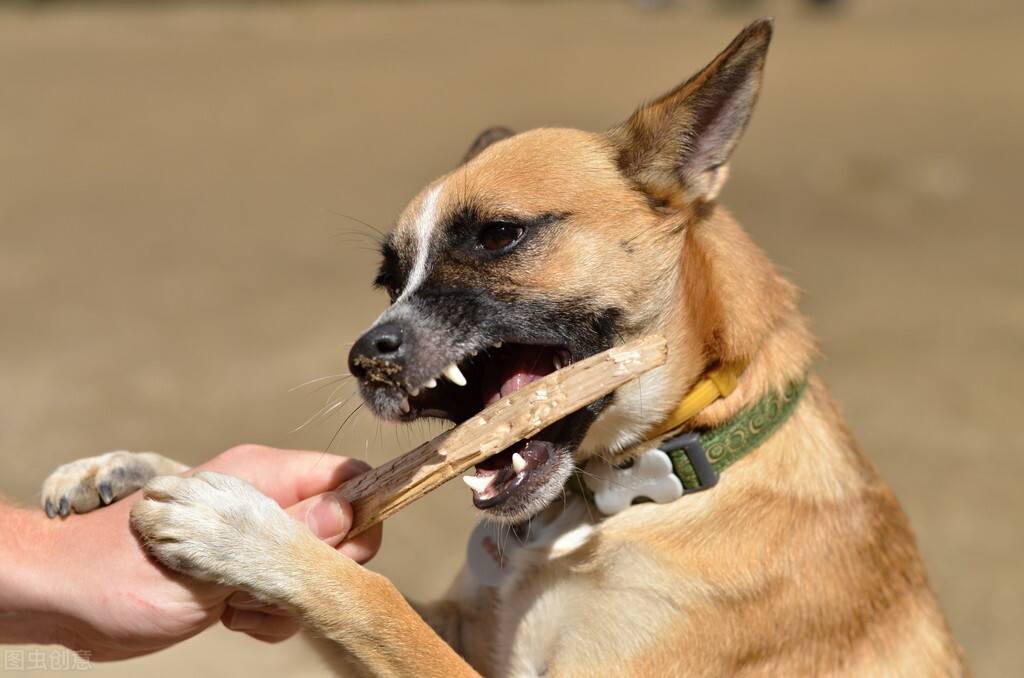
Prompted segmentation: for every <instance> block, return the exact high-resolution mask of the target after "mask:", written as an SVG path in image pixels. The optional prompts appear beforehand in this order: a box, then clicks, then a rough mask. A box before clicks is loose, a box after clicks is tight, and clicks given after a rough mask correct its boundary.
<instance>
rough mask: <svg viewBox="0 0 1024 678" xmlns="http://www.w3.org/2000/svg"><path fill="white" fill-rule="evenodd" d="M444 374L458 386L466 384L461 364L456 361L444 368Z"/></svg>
mask: <svg viewBox="0 0 1024 678" xmlns="http://www.w3.org/2000/svg"><path fill="white" fill-rule="evenodd" d="M442 374H444V376H446V377H448V381H450V382H452V383H453V384H456V385H458V386H465V385H466V377H465V376H464V375H463V374H462V370H460V369H459V366H458V365H456V364H455V363H452V364H451V365H449V366H448V367H446V368H444V371H443V372H442Z"/></svg>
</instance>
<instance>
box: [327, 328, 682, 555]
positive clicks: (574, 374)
mask: <svg viewBox="0 0 1024 678" xmlns="http://www.w3.org/2000/svg"><path fill="white" fill-rule="evenodd" d="M667 357H668V347H667V345H666V343H665V339H664V337H661V336H657V335H655V336H650V337H644V338H642V339H637V340H636V341H632V342H630V343H628V344H624V345H622V346H618V347H616V348H612V349H610V350H607V351H605V352H603V353H598V354H597V355H595V356H591V357H590V358H587V359H586V360H582V361H580V362H578V363H574V364H572V365H569V366H568V367H564V368H562V369H560V370H558V371H556V372H552V373H551V374H549V375H547V376H546V377H543V378H542V379H538V380H537V381H534V382H532V383H530V384H528V385H526V386H524V387H523V388H521V389H519V390H518V391H516V392H515V393H512V394H510V395H508V396H506V397H505V398H502V399H501V400H499V401H497V402H495V403H493V404H492V405H491V406H490V407H488V408H487V409H485V410H483V411H482V412H480V413H479V414H477V415H476V416H474V417H473V418H471V419H469V420H468V421H465V422H463V423H462V424H459V425H458V426H456V427H455V428H453V429H452V430H450V431H446V432H445V433H442V434H441V435H439V436H437V437H436V438H434V439H433V440H430V441H428V442H426V443H424V444H422V445H420V446H419V447H417V448H416V449H414V450H412V451H411V452H407V453H406V454H403V455H401V456H399V457H395V458H394V459H392V460H391V461H389V462H387V463H385V464H382V465H380V466H378V467H377V468H375V469H373V470H371V471H367V472H366V473H364V474H363V475H361V476H358V477H357V478H353V479H352V480H349V481H348V482H345V483H343V484H342V485H341V487H339V488H338V489H339V490H340V492H341V495H342V496H343V497H345V498H346V499H347V500H348V501H349V502H351V503H352V505H353V508H354V509H355V518H354V522H353V524H352V528H351V529H350V530H349V532H348V536H349V537H354V536H355V535H357V534H359V533H360V532H363V531H364V530H366V529H367V528H369V527H371V526H373V525H376V524H377V523H379V522H381V521H382V520H384V519H385V518H387V517H389V516H391V515H392V514H394V513H395V512H397V511H399V510H401V509H402V508H404V507H405V506H407V505H409V504H411V503H412V502H414V501H416V500H417V499H419V498H420V497H422V496H423V495H425V494H427V493H428V492H430V491H431V490H434V489H436V488H438V487H440V486H441V485H443V484H444V483H446V482H448V481H449V480H451V479H452V478H454V477H456V476H458V475H460V474H462V473H463V472H464V471H465V470H466V469H468V468H470V467H471V466H474V465H476V464H479V463H480V462H481V461H483V460H484V459H486V458H487V457H490V456H491V455H493V454H497V453H498V452H501V451H502V450H504V449H505V448H507V447H508V446H509V445H512V444H513V443H515V442H518V441H520V440H522V439H524V438H529V437H531V436H534V435H536V434H537V433H539V432H540V431H541V430H543V429H544V428H545V427H547V426H549V425H551V424H553V423H555V422H556V421H558V420H559V419H561V418H563V417H565V416H567V415H569V414H572V413H573V412H575V411H576V410H578V409H580V408H582V407H584V406H586V405H588V404H589V403H592V402H594V401H595V400H597V399H598V398H600V397H602V396H604V395H607V394H609V393H611V392H612V391H614V390H615V389H617V388H618V387H620V386H622V385H623V384H625V383H627V382H629V381H632V380H633V379H636V378H637V377H639V376H640V375H641V374H644V373H645V372H648V371H649V370H652V369H654V368H655V367H658V366H660V365H663V364H665V360H666V359H667Z"/></svg>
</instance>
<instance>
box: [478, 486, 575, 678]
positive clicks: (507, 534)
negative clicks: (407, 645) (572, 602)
mask: <svg viewBox="0 0 1024 678" xmlns="http://www.w3.org/2000/svg"><path fill="white" fill-rule="evenodd" d="M559 509H560V510H559V511H558V512H557V513H555V512H552V515H551V516H547V517H546V516H544V515H542V516H539V517H538V518H535V519H534V521H533V524H532V525H531V526H530V528H529V529H528V530H527V531H526V533H525V534H520V535H518V536H517V535H516V534H515V533H513V532H512V531H511V530H510V528H509V527H508V526H503V525H495V524H493V523H488V522H481V523H480V524H479V525H477V527H476V529H475V530H474V531H473V533H472V534H471V536H470V539H469V542H468V544H467V552H466V569H465V572H464V577H463V579H462V581H461V582H460V586H459V589H460V590H459V593H460V595H459V598H461V600H462V601H463V604H464V605H466V606H467V607H469V608H470V609H472V610H473V613H472V614H471V617H472V618H473V619H475V620H478V621H479V623H470V624H463V626H462V639H461V645H462V647H463V648H464V651H465V652H466V654H467V659H469V660H470V661H471V662H472V663H474V665H476V666H478V667H484V666H486V667H491V668H492V669H493V670H491V671H489V672H488V673H493V674H507V675H525V676H529V675H542V674H543V669H544V667H545V665H546V663H547V659H548V658H549V657H550V655H551V653H552V651H553V643H554V642H556V640H557V638H558V633H557V630H558V626H559V621H558V615H560V614H563V613H565V611H566V608H567V606H566V605H563V604H560V603H558V600H559V599H560V597H561V595H562V593H561V590H562V588H563V587H565V586H566V585H567V583H568V582H569V579H571V577H570V576H568V571H569V569H570V568H569V566H568V564H567V562H566V561H567V560H569V558H568V557H569V556H571V555H572V554H573V553H574V552H576V551H577V550H578V549H579V548H580V547H581V546H582V545H584V544H585V543H586V542H587V541H588V539H589V538H590V537H591V536H592V535H593V534H594V531H595V525H594V524H593V523H592V522H591V518H590V509H588V507H587V506H586V504H585V503H584V502H583V501H581V500H578V499H575V498H571V499H570V500H569V501H568V502H567V503H566V505H565V508H564V510H563V509H561V507H559Z"/></svg>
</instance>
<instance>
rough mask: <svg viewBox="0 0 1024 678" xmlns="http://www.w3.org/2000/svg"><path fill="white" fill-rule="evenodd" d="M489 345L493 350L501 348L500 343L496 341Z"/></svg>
mask: <svg viewBox="0 0 1024 678" xmlns="http://www.w3.org/2000/svg"><path fill="white" fill-rule="evenodd" d="M491 345H492V346H494V348H501V342H500V341H496V342H494V343H493V344H491Z"/></svg>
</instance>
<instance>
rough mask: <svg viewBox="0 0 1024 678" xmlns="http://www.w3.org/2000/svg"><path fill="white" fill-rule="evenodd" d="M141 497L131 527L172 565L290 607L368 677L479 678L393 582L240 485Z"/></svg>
mask: <svg viewBox="0 0 1024 678" xmlns="http://www.w3.org/2000/svg"><path fill="white" fill-rule="evenodd" d="M143 493H144V495H145V499H144V500H143V501H140V502H139V503H138V504H136V505H135V507H134V508H133V509H132V524H133V526H134V527H135V529H136V530H137V531H138V532H139V534H140V535H141V536H142V538H143V539H144V541H145V542H146V545H147V546H148V547H149V549H150V551H152V553H153V554H154V555H155V556H156V557H157V558H158V559H159V560H160V561H161V562H163V563H164V564H165V565H167V566H168V567H170V568H171V569H174V570H177V571H179V572H182V573H184V574H187V575H190V576H193V577H196V578H197V579H203V580H206V581H215V582H219V583H221V584H226V585H228V586H234V587H239V588H244V589H247V590H249V591H251V592H252V593H253V594H255V595H256V596H258V597H260V598H262V599H264V600H266V601H268V602H271V603H275V604H279V605H282V606H285V607H289V608H291V609H294V610H296V611H297V612H298V613H299V614H300V615H301V616H302V617H303V619H304V620H305V622H306V623H307V624H308V625H309V626H311V627H312V628H313V630H315V631H316V632H318V633H320V634H321V635H324V636H326V637H327V638H329V639H331V640H333V641H335V642H336V643H338V644H339V645H340V646H341V647H342V648H343V649H344V650H345V651H346V653H347V654H349V655H350V656H351V657H353V658H355V659H356V660H357V661H358V662H359V664H360V665H361V666H362V668H363V669H364V670H365V671H366V672H368V673H371V674H373V675H402V676H412V675H416V676H429V675H438V676H441V675H444V676H446V677H451V676H463V675H476V673H475V672H474V671H473V669H472V668H471V667H470V666H469V664H467V663H466V662H464V661H463V660H462V658H460V657H459V656H458V655H457V654H456V653H455V651H454V650H452V649H451V648H450V647H449V646H448V645H447V644H446V643H445V642H444V641H443V640H442V639H441V638H440V637H439V636H438V635H437V634H436V633H434V631H433V630H432V629H431V628H430V627H429V626H428V625H427V624H426V623H425V622H424V621H423V620H422V619H421V618H420V617H419V615H417V614H416V612H415V611H414V610H413V609H412V608H411V607H410V606H409V604H408V603H407V602H406V601H405V599H404V598H403V597H402V595H401V594H399V593H398V591H397V590H396V589H395V587H394V586H393V585H392V584H391V582H390V581H388V580H387V579H386V578H384V577H382V576H381V575H378V574H376V573H374V572H371V571H369V570H366V569H364V568H363V567H361V566H359V565H357V564H356V563H354V562H353V561H351V560H349V559H348V558H346V557H344V556H342V555H341V554H339V553H337V552H336V551H335V550H334V549H332V548H331V547H329V546H327V545H326V544H324V543H322V542H321V541H319V540H318V539H317V538H316V537H315V536H313V534H312V533H311V532H309V531H308V530H307V529H306V528H305V527H303V526H302V525H300V524H299V523H297V522H295V521H294V520H292V519H291V518H289V517H288V515H287V514H286V513H285V512H284V511H283V510H281V508H280V507H279V506H278V505H277V504H276V503H275V502H274V501H273V500H272V499H270V498H269V497H266V496H264V495H263V494H261V493H260V492H258V491H257V490H256V489H255V488H253V487H252V486H251V485H249V484H248V483H246V482H245V481H243V480H239V479H238V478H234V477H232V476H226V475H222V474H219V473H211V472H203V473H197V474H196V475H194V476H192V477H191V478H180V477H177V476H161V477H159V478H154V479H153V480H152V481H150V482H149V483H148V484H147V485H146V487H145V488H144V490H143Z"/></svg>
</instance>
